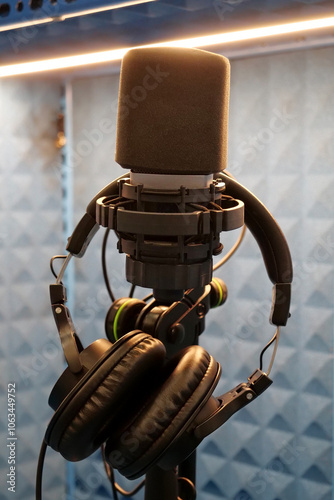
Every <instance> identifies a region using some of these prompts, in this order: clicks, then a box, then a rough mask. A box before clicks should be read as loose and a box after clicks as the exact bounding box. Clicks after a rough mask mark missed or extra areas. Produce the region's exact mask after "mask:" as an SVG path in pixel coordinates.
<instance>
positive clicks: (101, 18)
mask: <svg viewBox="0 0 334 500" xmlns="http://www.w3.org/2000/svg"><path fill="white" fill-rule="evenodd" d="M115 3H118V4H120V3H122V0H118V1H116V0H114V1H106V0H104V1H103V0H94V1H93V0H7V2H1V1H0V28H1V27H4V26H6V25H8V24H11V23H14V22H20V21H30V20H34V19H35V20H36V19H40V18H41V17H53V18H54V19H55V20H54V21H53V22H51V23H48V24H41V25H34V26H30V27H25V28H20V29H15V30H9V31H2V32H0V58H1V64H8V63H15V62H23V61H28V60H32V59H44V58H50V57H56V56H61V55H72V54H78V53H81V52H83V51H87V52H88V51H89V52H94V51H97V50H108V49H111V48H117V47H128V46H135V45H139V44H145V43H153V42H156V41H161V40H169V39H173V38H183V37H188V36H194V35H196V36H197V35H204V34H209V33H216V32H223V31H224V30H226V31H230V30H233V29H239V28H245V27H255V26H259V25H263V24H269V23H273V24H277V23H281V22H287V21H293V20H301V19H309V18H313V17H325V16H329V15H334V1H333V0H327V1H321V0H290V1H287V0H157V1H153V2H149V3H146V4H141V5H135V6H131V7H124V8H118V9H114V10H109V11H105V12H101V13H97V14H91V15H85V16H80V17H76V18H72V19H67V20H64V21H59V20H57V18H59V16H61V15H63V14H64V13H69V12H73V11H76V12H80V11H84V10H86V9H89V8H92V7H98V6H100V5H103V6H106V5H111V4H115Z"/></svg>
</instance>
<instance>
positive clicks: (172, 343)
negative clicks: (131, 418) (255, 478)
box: [138, 285, 214, 500]
mask: <svg viewBox="0 0 334 500" xmlns="http://www.w3.org/2000/svg"><path fill="white" fill-rule="evenodd" d="M213 293H214V290H213V289H212V287H211V285H207V286H205V287H203V288H196V289H190V290H187V291H186V292H185V293H184V295H183V298H182V299H181V300H179V301H176V302H173V303H172V304H170V305H162V304H161V301H157V300H156V299H154V300H153V301H152V302H150V303H149V304H148V305H147V306H146V307H145V308H144V309H143V311H142V312H141V314H140V317H139V319H138V322H139V325H140V327H141V328H142V329H143V331H146V332H147V333H150V334H152V335H154V337H156V338H158V339H159V340H161V341H162V342H163V343H164V345H165V347H166V351H167V356H168V357H171V356H172V355H173V354H175V353H176V352H178V351H180V350H181V349H183V348H185V347H188V346H190V345H197V344H198V336H199V335H200V334H201V333H202V332H203V331H204V318H205V314H206V313H207V312H208V311H209V309H210V294H211V300H212V294H213ZM158 295H159V293H156V294H155V296H158ZM158 310H159V316H160V317H159V319H158V321H157V311H158ZM195 482H196V451H194V452H193V453H192V454H191V455H190V456H189V457H188V458H187V459H186V460H185V461H184V462H182V463H181V464H179V466H178V468H177V469H176V468H175V469H173V470H163V469H161V468H160V467H159V466H157V465H155V466H153V467H152V468H151V469H150V470H149V471H148V472H147V474H146V482H145V500H157V499H159V500H195V499H196V487H195Z"/></svg>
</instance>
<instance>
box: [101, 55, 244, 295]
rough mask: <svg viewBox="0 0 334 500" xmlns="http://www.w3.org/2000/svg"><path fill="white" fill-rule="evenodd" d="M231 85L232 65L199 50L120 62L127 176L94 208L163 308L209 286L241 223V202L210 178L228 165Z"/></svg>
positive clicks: (121, 156)
mask: <svg viewBox="0 0 334 500" xmlns="http://www.w3.org/2000/svg"><path fill="white" fill-rule="evenodd" d="M229 81H230V65H229V61H228V59H226V58H225V57H223V56H220V55H216V54H212V53H210V52H205V51H202V50H197V49H181V48H147V49H134V50H130V51H129V52H128V53H127V54H126V55H125V57H124V59H123V62H122V68H121V78H120V90H119V108H118V118H117V137H116V156H115V159H116V162H117V163H119V164H120V165H121V166H122V167H124V168H126V169H128V170H130V172H129V176H128V177H127V178H125V179H124V178H123V179H121V180H120V182H119V192H118V195H113V196H111V197H102V198H100V199H99V200H98V201H97V205H96V221H97V222H98V224H99V225H102V226H106V227H109V228H111V229H114V230H115V231H116V233H117V235H118V236H119V243H118V250H119V251H120V252H124V253H126V254H127V258H126V278H127V280H128V281H129V282H130V283H132V284H134V285H138V286H141V287H145V288H152V289H153V293H154V296H155V297H156V298H157V297H159V299H160V300H161V301H164V302H167V303H168V300H175V297H179V298H181V297H182V296H183V293H184V290H186V289H189V288H196V287H203V286H205V285H207V284H208V283H210V281H211V279H212V256H213V255H218V254H219V253H220V252H221V251H222V248H223V246H222V245H221V243H220V241H219V233H220V232H221V231H228V230H230V229H235V228H237V227H240V226H242V225H243V222H244V220H243V215H244V212H243V210H244V207H243V203H242V202H240V201H238V200H234V199H233V198H231V197H229V196H225V195H224V189H225V185H224V183H223V182H221V181H220V180H219V179H218V180H216V179H214V174H217V173H218V172H220V171H222V170H223V169H224V168H225V167H226V157H227V121H228V101H229ZM172 291H173V292H174V293H172ZM171 297H172V298H171Z"/></svg>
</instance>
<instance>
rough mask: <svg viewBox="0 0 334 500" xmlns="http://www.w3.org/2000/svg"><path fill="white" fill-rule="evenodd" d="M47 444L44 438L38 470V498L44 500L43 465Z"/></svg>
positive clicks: (37, 499)
mask: <svg viewBox="0 0 334 500" xmlns="http://www.w3.org/2000/svg"><path fill="white" fill-rule="evenodd" d="M46 448H47V444H46V442H45V440H44V439H43V441H42V445H41V449H40V452H39V457H38V464H37V471H36V500H42V476H43V466H44V459H45V453H46Z"/></svg>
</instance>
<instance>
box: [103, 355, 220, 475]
mask: <svg viewBox="0 0 334 500" xmlns="http://www.w3.org/2000/svg"><path fill="white" fill-rule="evenodd" d="M219 374H220V365H219V364H218V363H217V362H216V361H215V360H214V359H213V358H212V357H211V356H210V355H209V354H208V353H207V352H206V351H205V350H204V349H203V348H202V347H200V346H190V347H187V348H185V349H183V350H182V351H180V352H179V353H177V354H175V356H173V358H172V359H171V360H170V361H169V362H168V363H167V364H166V366H165V368H164V371H163V374H161V376H160V377H161V378H160V383H159V386H158V388H157V389H156V390H155V392H154V393H153V394H152V395H151V397H150V398H149V399H148V400H147V401H146V402H144V404H143V405H142V407H141V408H140V409H139V411H138V412H137V413H136V414H133V415H132V417H131V418H130V419H129V420H128V421H127V422H126V424H125V425H123V426H122V427H119V428H117V431H116V429H115V430H111V433H110V436H109V439H108V440H107V443H106V448H105V455H106V459H107V461H108V462H109V464H110V465H111V466H112V467H114V468H116V469H118V470H119V472H120V473H121V474H123V475H124V476H126V477H127V478H129V479H135V478H137V477H140V476H141V475H143V474H145V473H146V472H147V470H148V469H149V468H150V467H152V465H154V464H155V463H158V465H159V460H160V459H161V458H162V457H163V456H164V455H165V454H166V453H167V454H168V448H169V447H170V446H171V445H173V444H174V443H175V441H177V440H178V439H179V438H180V437H181V436H182V434H183V433H184V432H185V431H186V429H187V428H188V427H189V425H190V424H191V422H192V421H193V420H194V419H195V417H196V415H197V414H198V412H199V411H200V410H201V408H202V407H203V406H204V404H205V403H206V401H207V400H208V399H209V397H210V396H211V394H212V392H213V390H214V388H215V386H216V385H217V383H218V380H219ZM191 451H192V450H190V452H188V453H187V454H186V456H183V457H182V460H184V459H185V458H187V456H188V455H189V454H190V453H191ZM177 464H178V462H177V463H174V464H173V466H176V465H177Z"/></svg>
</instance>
